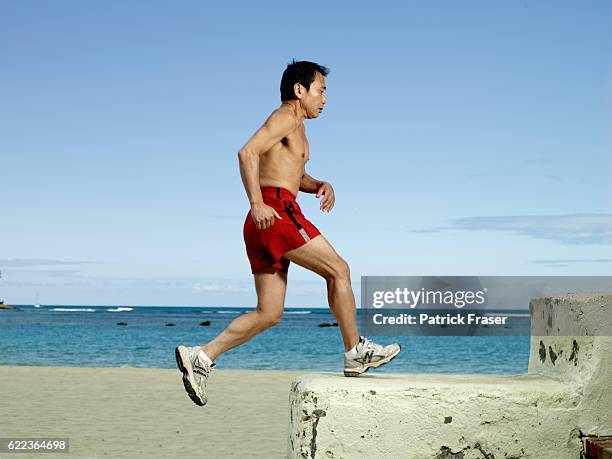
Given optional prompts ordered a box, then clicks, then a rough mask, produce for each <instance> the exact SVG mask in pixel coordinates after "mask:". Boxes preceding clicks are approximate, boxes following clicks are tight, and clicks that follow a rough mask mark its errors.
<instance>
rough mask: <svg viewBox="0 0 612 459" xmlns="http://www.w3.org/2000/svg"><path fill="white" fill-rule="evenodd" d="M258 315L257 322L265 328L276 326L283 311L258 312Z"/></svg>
mask: <svg viewBox="0 0 612 459" xmlns="http://www.w3.org/2000/svg"><path fill="white" fill-rule="evenodd" d="M258 313H259V320H260V322H261V324H262V325H263V326H264V327H266V328H269V327H273V326H275V325H277V324H278V323H279V322H280V321H281V319H282V318H283V311H280V312H276V311H275V312H267V311H266V312H264V311H261V310H259V311H258Z"/></svg>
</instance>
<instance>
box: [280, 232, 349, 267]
mask: <svg viewBox="0 0 612 459" xmlns="http://www.w3.org/2000/svg"><path fill="white" fill-rule="evenodd" d="M283 257H285V258H286V259H288V260H290V261H292V262H294V263H295V264H298V265H300V266H302V267H304V268H306V269H309V270H311V271H314V272H316V273H317V274H320V275H321V276H326V275H328V274H330V273H332V272H334V268H335V267H337V265H338V262H340V261H343V260H342V258H341V257H340V255H338V253H337V252H336V251H335V250H334V248H333V247H332V245H331V244H330V243H329V241H328V240H327V239H325V237H324V236H323V235H322V234H320V235H318V236H316V237H314V238H312V239H311V240H310V241H308V242H307V243H306V244H304V245H302V246H301V247H298V248H297V249H293V250H289V251H288V252H285V254H284V255H283Z"/></svg>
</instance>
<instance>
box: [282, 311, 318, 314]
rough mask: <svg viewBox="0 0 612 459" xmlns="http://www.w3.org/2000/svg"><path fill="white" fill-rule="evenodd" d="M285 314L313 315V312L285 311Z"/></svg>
mask: <svg viewBox="0 0 612 459" xmlns="http://www.w3.org/2000/svg"><path fill="white" fill-rule="evenodd" d="M283 314H312V311H285V312H283Z"/></svg>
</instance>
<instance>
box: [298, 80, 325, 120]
mask: <svg viewBox="0 0 612 459" xmlns="http://www.w3.org/2000/svg"><path fill="white" fill-rule="evenodd" d="M302 89H304V88H303V87H302ZM325 90H326V88H325V78H323V75H321V74H320V73H317V74H316V76H315V79H314V81H313V82H312V83H311V84H310V89H309V90H308V92H302V94H303V96H302V107H304V109H305V110H306V118H308V119H312V118H317V117H318V116H319V115H320V114H321V112H322V111H323V107H324V106H325V104H326V103H327V96H326V95H325Z"/></svg>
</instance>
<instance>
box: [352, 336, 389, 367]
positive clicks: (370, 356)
mask: <svg viewBox="0 0 612 459" xmlns="http://www.w3.org/2000/svg"><path fill="white" fill-rule="evenodd" d="M400 350H401V348H400V345H399V344H397V343H394V344H389V345H388V346H381V345H380V344H376V343H374V342H372V341H370V340H368V339H367V338H366V337H365V336H360V337H359V343H357V356H356V357H355V358H353V359H349V358H347V357H346V354H345V355H344V376H359V375H360V374H362V373H365V372H366V371H368V369H370V368H376V367H379V366H381V365H384V364H385V363H387V362H390V361H391V359H393V358H394V357H395V356H396V355H397V354H399V353H400Z"/></svg>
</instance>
